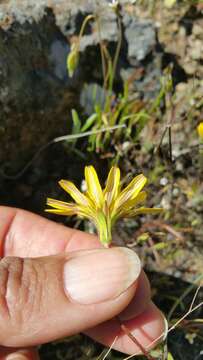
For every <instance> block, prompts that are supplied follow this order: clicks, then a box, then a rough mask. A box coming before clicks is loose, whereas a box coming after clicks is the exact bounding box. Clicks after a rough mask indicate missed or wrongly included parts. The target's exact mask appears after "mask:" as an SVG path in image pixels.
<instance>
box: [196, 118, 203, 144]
mask: <svg viewBox="0 0 203 360" xmlns="http://www.w3.org/2000/svg"><path fill="white" fill-rule="evenodd" d="M197 131H198V134H199V137H200V139H202V140H203V121H202V122H201V123H199V125H198V126H197Z"/></svg>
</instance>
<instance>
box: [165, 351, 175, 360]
mask: <svg viewBox="0 0 203 360" xmlns="http://www.w3.org/2000/svg"><path fill="white" fill-rule="evenodd" d="M167 360H174V357H173V356H172V354H171V353H170V352H169V353H168V356H167Z"/></svg>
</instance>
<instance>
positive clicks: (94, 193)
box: [85, 166, 104, 207]
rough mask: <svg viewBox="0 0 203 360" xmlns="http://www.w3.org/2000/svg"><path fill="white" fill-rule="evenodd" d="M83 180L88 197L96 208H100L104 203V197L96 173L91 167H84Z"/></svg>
mask: <svg viewBox="0 0 203 360" xmlns="http://www.w3.org/2000/svg"><path fill="white" fill-rule="evenodd" d="M85 180H86V183H87V193H88V195H89V197H90V198H91V199H92V201H93V202H94V204H95V205H96V206H98V207H101V206H102V204H103V202H104V197H103V192H102V188H101V185H100V182H99V179H98V176H97V173H96V171H95V169H94V167H93V166H85Z"/></svg>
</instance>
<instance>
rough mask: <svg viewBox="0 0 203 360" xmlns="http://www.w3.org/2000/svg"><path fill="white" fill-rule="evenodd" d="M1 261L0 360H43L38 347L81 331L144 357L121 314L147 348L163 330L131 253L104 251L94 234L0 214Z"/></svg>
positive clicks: (0, 210)
mask: <svg viewBox="0 0 203 360" xmlns="http://www.w3.org/2000/svg"><path fill="white" fill-rule="evenodd" d="M99 248H100V249H99ZM0 256H1V258H2V259H1V261H0V345H1V346H0V359H1V360H3V359H7V360H12V359H14V358H15V360H21V359H24V360H25V359H38V354H37V351H36V350H35V348H34V346H35V345H38V344H42V343H45V342H49V341H52V340H54V339H58V338H61V337H64V336H69V335H73V334H76V333H78V332H81V331H82V332H85V333H86V334H87V335H89V336H91V337H92V338H93V339H95V340H97V341H99V342H101V343H103V344H105V345H107V346H110V345H111V344H112V342H113V340H114V339H115V337H116V336H118V337H117V340H116V342H115V344H114V348H115V349H117V350H119V351H121V352H125V353H128V354H132V353H135V352H139V347H137V346H136V345H135V344H134V343H133V342H132V341H131V340H130V339H129V338H128V337H127V336H126V335H125V334H124V333H122V332H121V331H120V325H119V322H118V320H117V319H116V318H115V316H117V315H119V317H120V318H121V320H122V322H123V323H124V324H125V325H126V326H127V327H128V328H129V329H130V331H131V332H132V334H133V335H134V336H135V337H136V339H137V340H138V341H139V343H140V344H142V346H143V347H145V348H148V347H149V345H150V343H152V342H153V341H154V340H155V339H156V338H158V337H159V336H160V335H161V334H162V333H163V332H164V330H165V322H164V317H163V315H162V313H161V312H160V311H159V310H158V309H157V307H156V306H155V305H154V304H153V303H152V302H151V300H150V287H149V283H148V280H147V277H146V275H145V274H144V272H143V271H141V268H140V262H139V260H138V258H137V256H136V255H135V254H134V253H133V251H132V250H127V249H125V250H122V249H121V248H112V249H103V248H101V245H100V243H99V241H98V240H97V238H96V237H95V236H93V235H90V234H86V233H84V232H81V231H77V230H74V229H70V228H67V227H65V226H63V225H59V224H56V223H54V222H52V221H49V220H46V219H44V218H42V217H40V216H38V215H34V214H32V213H29V212H26V211H23V210H18V209H14V208H7V207H0ZM9 356H10V357H9ZM12 356H13V357H12ZM23 356H24V357H23Z"/></svg>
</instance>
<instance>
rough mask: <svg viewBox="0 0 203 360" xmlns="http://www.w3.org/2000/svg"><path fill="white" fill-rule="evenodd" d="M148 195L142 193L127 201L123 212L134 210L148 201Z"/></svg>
mask: <svg viewBox="0 0 203 360" xmlns="http://www.w3.org/2000/svg"><path fill="white" fill-rule="evenodd" d="M146 197H147V193H146V191H141V192H140V193H139V194H138V195H137V196H135V197H134V198H133V199H132V198H131V199H129V200H128V201H126V203H125V204H124V205H123V207H122V210H123V211H125V210H132V209H133V208H135V206H137V205H138V204H140V203H142V202H143V201H145V200H146Z"/></svg>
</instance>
